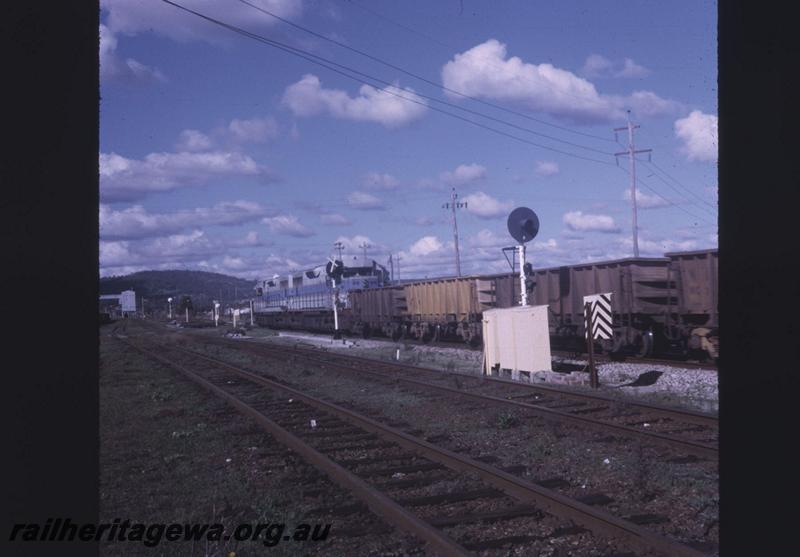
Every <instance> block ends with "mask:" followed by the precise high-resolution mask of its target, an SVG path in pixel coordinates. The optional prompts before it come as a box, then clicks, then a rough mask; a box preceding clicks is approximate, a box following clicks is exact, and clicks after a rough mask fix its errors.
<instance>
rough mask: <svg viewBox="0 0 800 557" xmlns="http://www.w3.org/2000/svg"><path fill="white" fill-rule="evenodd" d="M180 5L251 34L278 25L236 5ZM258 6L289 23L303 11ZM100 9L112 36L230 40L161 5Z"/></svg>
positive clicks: (297, 2) (266, 2) (287, 2)
mask: <svg viewBox="0 0 800 557" xmlns="http://www.w3.org/2000/svg"><path fill="white" fill-rule="evenodd" d="M181 4H183V5H185V6H186V7H187V8H189V9H193V10H197V11H198V12H201V13H203V14H206V15H208V16H210V17H214V18H217V19H222V20H224V21H225V22H226V23H229V24H231V25H235V26H237V27H245V28H247V29H248V30H250V31H253V32H258V31H259V30H263V29H267V28H270V27H272V26H274V25H275V23H276V22H277V21H276V20H275V19H273V18H271V17H266V16H264V15H263V14H261V13H259V12H257V11H256V10H254V9H253V8H251V7H250V6H246V5H244V4H242V3H239V2H218V1H217V0H185V1H184V2H181ZM259 4H260V5H261V6H262V7H263V8H265V9H267V10H269V11H271V12H273V13H275V14H277V15H279V16H281V17H284V18H289V19H291V18H295V17H297V16H298V15H300V13H301V11H302V0H261V1H260V2H259ZM100 6H101V8H103V9H104V10H105V11H106V12H107V13H108V17H107V18H106V25H108V27H109V28H111V29H112V30H113V31H114V32H115V33H123V34H126V35H136V34H138V33H147V32H152V33H155V34H157V35H161V36H163V37H167V38H169V39H172V40H175V41H180V42H186V41H195V40H201V41H210V42H222V41H224V40H227V39H229V38H230V36H231V33H230V32H229V31H226V30H224V29H221V28H219V27H217V26H216V25H213V24H211V23H209V22H207V21H204V20H202V19H200V18H199V17H197V16H194V15H192V14H189V13H187V12H185V11H183V10H180V9H178V8H176V7H174V6H170V5H168V4H165V3H164V2H142V1H141V0H101V2H100Z"/></svg>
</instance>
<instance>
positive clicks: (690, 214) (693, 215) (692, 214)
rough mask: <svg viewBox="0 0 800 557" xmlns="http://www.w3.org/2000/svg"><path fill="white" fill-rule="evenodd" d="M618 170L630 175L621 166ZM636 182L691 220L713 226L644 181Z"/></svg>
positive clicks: (637, 180)
mask: <svg viewBox="0 0 800 557" xmlns="http://www.w3.org/2000/svg"><path fill="white" fill-rule="evenodd" d="M619 168H620V170H622V171H623V172H625V173H626V174H628V175H630V172H629V171H628V170H627V169H625V168H623V167H621V166H620V167H619ZM636 182H637V183H638V184H642V185H643V186H645V187H646V188H647V189H648V190H650V191H651V192H653V193H654V194H656V195H657V196H658V197H660V198H661V199H663V200H664V201H666V202H667V203H668V204H669V205H670V206H672V207H677V208H678V209H680V210H681V211H683V212H684V213H686V214H687V215H689V216H691V217H692V218H695V219H697V220H701V221H703V222H705V223H706V224H710V225H714V223H712V222H710V221H708V220H706V219H705V218H704V217H700V216H697V215H695V214H694V213H692V212H691V211H689V210H687V209H686V207H683V206H682V205H679V204H677V203H675V202H674V201H672V200H671V199H668V198H666V197H664V196H663V195H661V194H660V193H659V192H658V191H656V190H655V188H653V187H652V186H651V185H650V184H648V183H647V182H645V181H644V180H642V179H641V178H638V177H637V179H636Z"/></svg>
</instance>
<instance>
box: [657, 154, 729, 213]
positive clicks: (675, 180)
mask: <svg viewBox="0 0 800 557" xmlns="http://www.w3.org/2000/svg"><path fill="white" fill-rule="evenodd" d="M647 163H648V164H649V165H651V166H653V167H654V168H655V169H656V170H658V171H660V172H661V173H662V174H663V175H664V176H666V177H667V178H669V179H670V180H672V181H673V182H674V183H675V184H677V185H678V186H680V187H681V188H683V189H684V190H685V191H687V192H689V193H690V194H691V195H693V196H694V197H696V198H697V199H698V200H700V201H701V202H702V203H705V204H706V205H708V206H709V207H711V208H713V209H715V210H716V208H717V207H716V206H715V205H713V204H711V203H709V202H708V201H706V200H705V199H703V198H702V197H700V196H699V195H697V194H696V193H694V192H693V191H692V190H691V189H689V188H688V187H686V186H685V185H683V184H682V183H681V182H679V181H678V180H677V179H676V178H673V177H672V176H671V175H670V174H669V173H668V172H667V171H666V170H664V169H663V168H661V167H660V166H658V165H657V164H656V163H654V162H653V161H647Z"/></svg>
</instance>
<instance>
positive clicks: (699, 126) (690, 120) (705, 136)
mask: <svg viewBox="0 0 800 557" xmlns="http://www.w3.org/2000/svg"><path fill="white" fill-rule="evenodd" d="M718 125H719V119H718V118H717V117H716V116H714V115H713V114H704V113H703V112H701V111H699V110H693V111H692V112H691V113H690V114H689V115H688V116H687V117H686V118H681V119H679V120H676V121H675V136H676V137H678V138H679V139H680V140H682V141H683V146H682V147H681V151H682V152H683V154H684V155H686V157H687V158H688V159H689V160H690V161H716V160H717V151H718V149H717V137H718Z"/></svg>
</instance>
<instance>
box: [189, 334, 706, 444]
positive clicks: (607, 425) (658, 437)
mask: <svg viewBox="0 0 800 557" xmlns="http://www.w3.org/2000/svg"><path fill="white" fill-rule="evenodd" d="M174 348H176V349H178V350H183V351H186V352H188V353H191V354H193V355H198V356H200V355H201V354H198V353H197V352H194V351H192V350H187V349H185V348H179V347H174ZM277 351H280V349H278V350H277ZM288 351H289V352H290V353H291V352H292V350H291V349H288ZM283 353H284V354H285V353H286V352H285V351H284V352H283ZM202 356H203V357H207V356H205V355H202ZM273 357H277V356H273ZM302 357H304V358H306V360H307V361H311V362H313V363H316V364H319V365H322V366H326V367H333V368H334V369H337V370H340V371H344V372H347V373H355V374H366V375H372V376H375V377H381V378H384V379H391V380H393V381H398V382H401V383H407V384H411V385H416V386H419V387H423V388H425V389H431V390H436V391H440V392H444V393H448V394H452V395H456V396H462V397H466V398H472V399H476V400H481V401H488V402H493V403H496V404H502V405H508V406H516V407H519V408H525V409H526V410H530V411H532V412H535V413H537V414H540V415H542V416H543V417H545V418H547V419H551V420H555V421H567V422H572V423H575V424H577V425H581V426H589V427H592V428H594V429H597V430H600V431H603V430H604V431H606V432H608V431H609V430H611V431H613V432H614V433H617V434H620V435H624V436H627V437H634V438H638V439H643V440H646V441H650V442H655V443H658V444H663V445H666V446H669V447H670V448H673V449H675V448H677V449H681V450H683V451H686V452H687V453H689V454H693V455H695V456H700V457H706V458H712V459H717V458H719V449H718V448H717V447H713V446H710V445H707V444H704V443H697V442H694V441H687V440H685V439H680V438H678V437H673V436H671V435H667V434H664V433H657V432H651V431H641V430H638V429H635V428H632V427H630V426H626V425H621V424H615V423H613V422H606V421H602V420H595V419H593V418H590V417H584V416H579V415H575V414H571V413H569V412H564V411H562V410H556V409H553V408H547V407H545V406H541V405H538V404H533V403H530V402H523V401H519V400H512V399H508V398H502V397H499V396H493V395H488V394H482V393H473V392H470V391H465V390H463V389H456V388H453V387H447V386H445V385H437V384H435V383H428V382H427V381H420V380H418V379H412V378H409V377H402V376H400V375H388V374H387V373H384V372H381V371H375V370H368V369H356V368H352V367H350V366H347V365H346V364H341V363H337V362H333V361H331V360H326V359H321V358H318V357H313V356H311V355H305V354H302ZM214 360H215V361H217V362H221V363H222V361H221V360H217V359H214ZM377 361H380V360H377ZM415 369H416V368H415ZM510 383H511V382H510ZM514 384H516V383H514ZM559 392H560V391H559ZM611 402H616V401H614V400H613V399H611Z"/></svg>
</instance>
